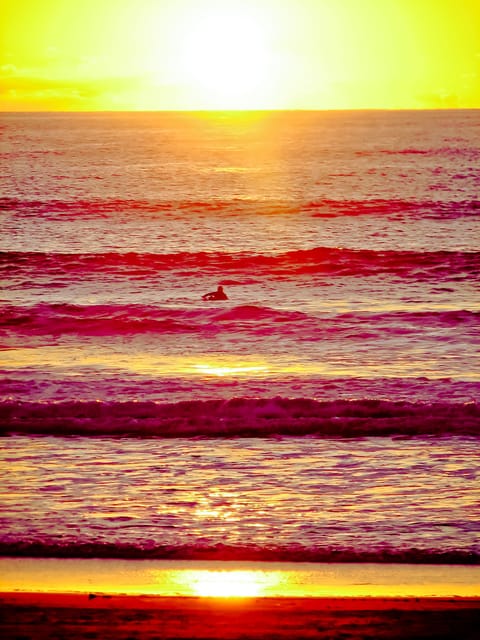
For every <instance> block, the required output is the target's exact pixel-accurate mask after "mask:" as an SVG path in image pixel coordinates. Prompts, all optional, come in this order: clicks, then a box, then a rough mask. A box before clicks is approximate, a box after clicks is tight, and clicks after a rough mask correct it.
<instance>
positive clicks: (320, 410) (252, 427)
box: [0, 397, 480, 438]
mask: <svg viewBox="0 0 480 640" xmlns="http://www.w3.org/2000/svg"><path fill="white" fill-rule="evenodd" d="M0 425H1V426H0V434H2V435H7V434H43V435H47V434H48V435H56V436H72V435H78V436H124V437H125V436H128V437H136V438H148V437H159V438H192V437H203V438H233V437H245V438H251V437H269V436H291V437H298V436H307V435H308V436H317V437H327V438H352V437H367V436H368V437H384V436H405V437H410V436H425V435H429V436H430V435H431V436H446V435H465V436H475V437H479V436H480V405H478V404H477V403H476V402H470V403H447V402H436V403H429V402H424V403H413V402H404V401H388V400H377V399H363V400H331V401H317V400H314V399H310V398H281V397H276V398H261V399H258V398H244V397H238V398H230V399H227V400H190V401H182V402H176V403H156V402H147V401H142V402H100V401H90V402H80V401H65V402H58V403H54V402H51V403H42V402H20V401H7V402H3V403H1V404H0Z"/></svg>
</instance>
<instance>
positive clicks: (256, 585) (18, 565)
mask: <svg viewBox="0 0 480 640" xmlns="http://www.w3.org/2000/svg"><path fill="white" fill-rule="evenodd" d="M0 591H3V592H12V591H23V592H45V593H75V592H80V593H85V592H96V593H107V594H129V595H140V594H141V595H158V596H181V597H215V598H218V597H225V598H232V597H233V598H235V597H236V598H259V597H303V598H309V597H310V598H311V597H454V596H457V597H470V598H472V597H475V598H478V597H480V567H479V566H465V565H407V564H375V563H356V564H349V563H344V564H333V563H332V564H314V563H268V562H219V561H217V562H215V561H212V562H208V561H182V560H112V559H102V560H95V559H40V558H34V559H31V558H0Z"/></svg>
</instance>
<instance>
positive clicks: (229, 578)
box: [177, 570, 281, 598]
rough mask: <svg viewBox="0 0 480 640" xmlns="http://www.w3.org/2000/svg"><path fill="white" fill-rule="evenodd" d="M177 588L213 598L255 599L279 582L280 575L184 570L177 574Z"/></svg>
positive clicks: (262, 572) (278, 573)
mask: <svg viewBox="0 0 480 640" xmlns="http://www.w3.org/2000/svg"><path fill="white" fill-rule="evenodd" d="M177 580H178V583H179V586H180V585H181V587H182V588H183V589H185V590H186V591H188V590H190V591H191V594H192V595H196V596H200V597H213V598H256V597H261V596H264V595H266V591H267V590H268V589H269V588H271V587H275V586H277V585H278V584H279V583H280V582H281V573H280V572H276V573H267V572H264V571H248V570H239V571H235V570H234V571H224V570H218V571H217V570H201V571H190V570H185V571H182V572H179V573H178V577H177Z"/></svg>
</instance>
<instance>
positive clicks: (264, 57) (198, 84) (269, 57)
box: [172, 2, 278, 110]
mask: <svg viewBox="0 0 480 640" xmlns="http://www.w3.org/2000/svg"><path fill="white" fill-rule="evenodd" d="M175 32H176V33H175V38H174V45H173V46H174V49H175V51H173V52H172V60H173V65H174V67H175V68H174V73H175V75H176V77H177V79H179V81H180V82H181V83H182V85H183V86H184V87H185V92H186V93H188V96H187V97H188V99H189V100H190V101H191V102H192V103H195V104H197V105H198V106H199V107H200V108H205V109H225V110H226V109H262V108H269V107H270V106H271V105H272V104H274V103H275V100H276V98H277V97H278V96H277V95H276V82H275V54H274V46H273V34H272V24H271V21H269V20H268V19H267V16H266V15H265V14H264V13H262V11H261V9H260V8H257V7H255V6H254V5H250V4H248V3H247V2H242V3H240V2H239V3H238V4H237V3H235V4H232V3H230V2H225V3H223V2H222V3H220V2H219V3H210V4H202V5H200V6H197V5H192V11H190V12H188V13H186V12H183V13H182V14H181V15H180V16H179V17H178V20H177V27H176V29H175Z"/></svg>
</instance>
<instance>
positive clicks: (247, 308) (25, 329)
mask: <svg viewBox="0 0 480 640" xmlns="http://www.w3.org/2000/svg"><path fill="white" fill-rule="evenodd" d="M458 326H462V327H463V329H464V330H466V329H468V328H472V329H474V330H477V329H478V328H479V327H480V312H475V311H465V310H462V311H425V312H404V311H392V312H383V313H343V314H338V315H335V316H333V317H328V316H327V317H325V316H322V315H318V316H315V315H309V314H306V313H303V312H300V311H287V310H281V309H273V308H271V307H266V306H262V305H237V306H234V307H231V308H229V309H224V310H219V309H218V308H215V307H214V308H197V309H187V308H177V309H171V308H162V307H156V306H153V305H141V304H128V305H114V304H110V305H106V304H104V305H74V304H66V303H58V304H37V305H34V306H26V307H23V306H13V305H7V306H5V307H4V308H3V310H2V316H1V319H0V334H1V333H5V332H11V331H15V332H16V333H17V334H23V335H25V334H29V335H33V334H35V335H45V334H49V335H52V334H53V335H60V334H68V333H73V334H77V335H89V336H103V335H125V334H143V333H154V334H163V333H169V334H178V333H204V334H205V333H206V334H212V333H215V334H218V333H222V332H233V331H235V332H247V333H248V334H250V335H251V334H255V335H264V334H265V332H268V333H270V332H271V331H275V332H276V333H278V334H282V333H283V334H288V333H289V332H291V331H299V330H300V331H301V332H302V333H301V335H302V339H307V338H310V339H311V338H321V337H322V336H325V337H331V336H332V335H334V336H335V337H343V338H349V337H351V338H358V337H359V332H360V333H361V335H363V336H365V335H366V333H368V335H369V336H371V337H372V336H375V337H380V336H382V335H394V334H396V333H401V334H402V335H405V334H409V333H415V334H417V333H418V331H419V327H422V328H423V329H424V328H425V327H429V328H431V329H432V328H433V329H439V328H445V329H451V328H452V327H458ZM366 327H368V329H366Z"/></svg>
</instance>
